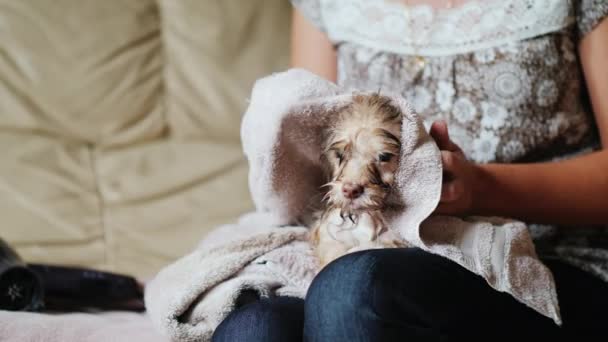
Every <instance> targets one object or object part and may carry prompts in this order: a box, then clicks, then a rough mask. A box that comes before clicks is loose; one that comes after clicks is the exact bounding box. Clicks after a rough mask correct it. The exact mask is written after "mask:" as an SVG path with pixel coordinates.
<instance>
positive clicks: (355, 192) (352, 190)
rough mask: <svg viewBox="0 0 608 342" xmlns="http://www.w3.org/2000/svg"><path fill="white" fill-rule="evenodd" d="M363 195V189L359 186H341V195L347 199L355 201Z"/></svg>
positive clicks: (345, 184) (351, 184) (348, 184)
mask: <svg viewBox="0 0 608 342" xmlns="http://www.w3.org/2000/svg"><path fill="white" fill-rule="evenodd" d="M362 193H363V187H362V186H361V185H359V184H353V183H344V184H342V194H343V195H344V197H346V198H348V199H355V198H357V197H359V196H361V194H362Z"/></svg>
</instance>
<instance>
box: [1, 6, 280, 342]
mask: <svg viewBox="0 0 608 342" xmlns="http://www.w3.org/2000/svg"><path fill="white" fill-rule="evenodd" d="M289 19H290V4H289V2H288V1H286V0H249V1H244V0H221V1H201V0H103V1H100V0H0V150H1V151H2V153H0V217H1V218H2V224H1V228H0V238H3V239H4V240H6V241H7V242H8V243H9V244H10V245H11V246H12V247H14V248H15V249H16V250H17V252H18V253H19V254H20V255H21V256H22V257H23V258H24V259H25V260H26V261H28V262H37V263H47V264H61V265H78V266H84V267H90V268H95V269H100V270H108V271H114V272H119V273H124V274H128V275H132V276H135V277H137V278H138V279H141V280H142V281H145V280H147V279H149V278H150V277H152V276H153V275H154V274H155V273H156V272H157V271H158V270H159V269H160V268H161V267H163V266H164V265H166V264H168V263H170V262H171V261H173V260H175V259H176V258H178V257H180V256H182V255H184V254H185V253H187V252H188V251H189V250H191V249H192V248H193V247H194V246H195V245H196V244H197V242H198V241H199V240H201V238H203V237H204V236H205V234H206V233H207V232H209V231H210V230H211V229H212V228H213V227H216V226H218V225H220V224H223V223H227V222H231V221H234V220H235V219H236V218H237V217H238V216H239V215H241V214H242V213H245V212H247V211H249V210H251V209H252V203H251V200H250V197H249V190H248V186H247V163H246V162H245V159H244V156H243V153H242V148H241V144H240V140H239V130H240V119H241V115H242V113H243V110H244V108H245V107H246V105H247V97H248V96H249V92H250V90H251V86H252V84H253V82H254V80H255V79H257V78H259V77H261V76H263V75H267V74H269V73H272V72H274V71H279V70H282V69H285V68H286V67H287V61H288V44H289V25H290V20H289ZM11 315H18V314H12V313H7V312H2V313H0V316H2V318H0V320H2V319H7V317H15V316H11ZM23 315H24V316H22V318H24V317H30V316H27V315H32V314H23ZM34 316H35V315H34ZM28 319H30V318H28ZM44 319H47V320H48V319H51V320H54V319H57V317H55V316H53V318H48V317H45V318H44ZM59 319H63V318H61V317H59ZM66 319H67V318H66ZM87 319H92V318H90V317H88V318H87ZM93 320H94V319H93ZM107 321H108V320H107V319H106V320H104V321H103V322H106V323H107ZM110 321H111V320H110ZM21 322H22V323H23V322H24V321H23V320H21ZM68 322H69V321H68ZM51 325H52V324H51ZM68 325H69V324H68ZM93 326H96V325H95V324H93ZM100 326H102V325H100ZM119 330H120V329H119ZM3 332H4V334H8V333H7V330H6V329H5V330H2V328H1V327H0V340H2V337H3V336H2V334H3ZM32 336H34V335H32ZM66 336H67V335H66ZM4 337H6V336H4ZM31 338H32V340H36V338H35V337H31ZM20 340H22V341H23V340H28V338H27V336H25V337H23V336H21V337H20ZM83 340H86V339H83Z"/></svg>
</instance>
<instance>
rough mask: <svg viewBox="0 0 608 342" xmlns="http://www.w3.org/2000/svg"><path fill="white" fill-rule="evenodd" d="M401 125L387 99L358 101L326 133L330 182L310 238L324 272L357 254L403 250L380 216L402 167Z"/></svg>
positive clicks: (372, 97)
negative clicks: (370, 249) (400, 157)
mask: <svg viewBox="0 0 608 342" xmlns="http://www.w3.org/2000/svg"><path fill="white" fill-rule="evenodd" d="M401 119H402V115H401V111H400V110H399V108H397V107H395V106H394V105H392V104H391V102H390V99H389V98H387V97H383V96H380V95H379V94H372V95H356V96H354V98H353V102H352V104H351V105H349V106H347V107H346V108H344V109H343V110H342V111H341V112H340V113H338V117H337V120H336V122H335V124H334V125H333V127H331V128H330V129H329V130H328V131H327V132H326V139H325V147H324V151H323V154H322V156H321V160H322V162H323V164H324V165H325V166H326V168H327V171H328V175H329V177H328V178H329V179H330V181H329V183H327V184H326V185H325V187H328V191H327V193H326V194H325V197H324V201H326V205H325V209H324V210H323V211H321V212H320V213H318V214H317V216H318V218H317V220H316V222H315V223H314V224H313V226H312V231H311V235H310V236H311V243H312V245H313V247H314V249H315V252H316V254H317V256H318V258H319V261H320V263H321V267H323V266H325V265H326V264H328V263H329V262H331V261H332V260H334V259H336V258H338V257H340V256H342V255H344V254H346V253H349V252H353V251H355V250H362V249H369V248H383V247H399V246H402V245H403V244H402V243H401V242H400V240H401V239H399V238H397V237H396V235H395V234H394V233H392V232H389V231H388V227H387V225H386V222H385V220H384V216H383V212H382V211H383V209H385V207H386V199H387V197H388V195H389V193H390V191H391V188H392V187H393V183H394V179H395V172H396V171H397V168H398V166H399V155H400V150H401V141H400V139H399V137H400V136H401ZM391 233H392V235H391Z"/></svg>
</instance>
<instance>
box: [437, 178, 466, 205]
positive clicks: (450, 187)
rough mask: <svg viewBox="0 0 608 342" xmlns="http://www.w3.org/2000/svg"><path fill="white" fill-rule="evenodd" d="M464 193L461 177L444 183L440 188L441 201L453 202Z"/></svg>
mask: <svg viewBox="0 0 608 342" xmlns="http://www.w3.org/2000/svg"><path fill="white" fill-rule="evenodd" d="M462 194H464V182H463V181H462V180H461V179H455V180H453V181H451V182H448V183H444V184H443V187H442V188H441V200H440V202H441V203H450V202H455V201H457V200H458V199H460V197H462Z"/></svg>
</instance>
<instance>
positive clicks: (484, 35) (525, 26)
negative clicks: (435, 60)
mask: <svg viewBox="0 0 608 342" xmlns="http://www.w3.org/2000/svg"><path fill="white" fill-rule="evenodd" d="M320 7H321V8H320V10H321V13H320V14H321V17H322V19H323V23H324V26H325V29H326V30H327V33H328V35H329V37H330V38H331V39H332V40H333V41H334V42H339V41H350V42H355V43H359V44H361V45H365V46H368V47H372V48H376V49H380V50H384V51H391V52H395V53H400V54H408V55H421V56H445V55H453V54H458V53H466V52H471V51H474V50H479V49H485V48H490V47H495V46H499V45H503V44H507V43H511V42H515V41H519V40H522V39H527V38H531V37H534V36H538V35H542V34H545V33H549V32H553V31H557V30H560V29H562V28H564V27H567V26H568V25H570V24H572V23H574V21H575V18H574V14H573V13H572V6H571V0H472V1H469V2H467V3H465V4H463V5H462V6H459V7H456V8H451V9H434V8H433V7H432V6H430V5H417V6H409V7H408V6H405V5H403V4H402V3H400V2H398V1H388V0H320Z"/></svg>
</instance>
